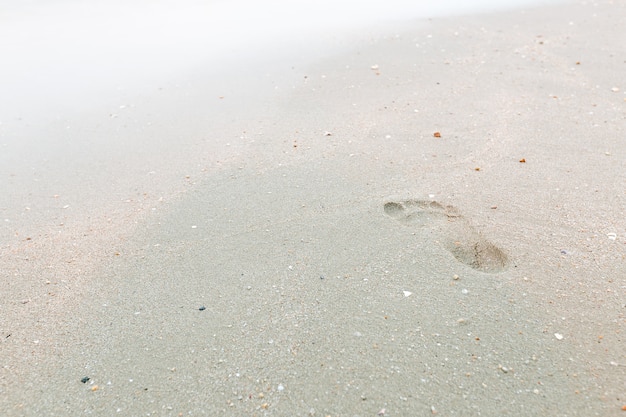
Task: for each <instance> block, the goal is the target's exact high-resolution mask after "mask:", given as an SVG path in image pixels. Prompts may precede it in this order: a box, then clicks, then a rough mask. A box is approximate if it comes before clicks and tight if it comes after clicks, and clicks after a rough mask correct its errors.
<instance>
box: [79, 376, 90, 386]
mask: <svg viewBox="0 0 626 417" xmlns="http://www.w3.org/2000/svg"><path fill="white" fill-rule="evenodd" d="M90 379H91V378H89V377H88V376H86V377H84V378H83V379H81V380H80V382H82V383H83V384H86V383H87V381H89V380H90Z"/></svg>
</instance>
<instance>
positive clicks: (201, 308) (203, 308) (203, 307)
mask: <svg viewBox="0 0 626 417" xmlns="http://www.w3.org/2000/svg"><path fill="white" fill-rule="evenodd" d="M198 310H200V311H204V310H206V307H205V306H202V307H200V308H199V309H198Z"/></svg>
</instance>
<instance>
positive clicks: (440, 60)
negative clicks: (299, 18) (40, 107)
mask: <svg viewBox="0 0 626 417" xmlns="http://www.w3.org/2000/svg"><path fill="white" fill-rule="evenodd" d="M625 17H626V8H625V7H624V5H623V4H621V3H617V4H612V3H610V2H602V3H599V4H597V5H591V4H586V5H585V4H575V5H567V6H565V5H564V6H559V7H552V8H542V9H528V10H526V11H523V12H522V11H512V12H501V13H497V14H486V15H473V16H462V17H453V18H434V19H430V20H421V21H416V22H407V23H406V24H404V25H398V26H395V27H393V28H388V30H381V31H379V32H376V33H375V34H372V35H371V36H369V37H363V39H361V40H360V41H358V40H352V41H351V43H350V44H349V45H345V46H342V47H341V48H339V49H341V51H339V52H337V53H333V54H329V56H323V57H321V58H320V59H319V60H316V61H310V60H309V61H307V60H303V59H296V58H293V61H292V62H290V61H289V59H285V60H281V61H278V62H265V63H259V64H258V65H257V66H255V68H254V71H248V70H244V69H241V70H240V71H239V72H237V73H233V72H229V73H228V75H227V76H226V75H224V77H223V78H220V77H218V78H216V77H215V76H214V73H211V75H210V76H208V75H207V73H204V72H202V71H197V72H191V73H189V74H186V75H185V76H184V77H181V78H180V79H178V80H175V81H172V82H170V83H164V84H163V85H161V86H159V88H155V89H154V91H152V92H147V93H145V94H144V95H141V96H123V94H120V96H119V97H118V99H117V100H113V101H111V103H109V104H107V105H102V106H101V107H96V110H92V109H90V110H89V111H86V112H85V113H83V114H78V115H74V116H71V117H69V116H68V117H67V118H62V119H58V120H55V121H51V122H48V123H46V124H45V125H40V124H37V123H36V121H33V120H29V119H28V118H27V117H25V118H23V119H21V120H9V121H6V122H5V121H3V124H2V125H0V132H1V134H2V138H4V139H5V140H4V141H2V143H3V147H4V149H5V150H6V152H4V154H3V155H4V156H3V157H0V158H4V159H5V162H3V166H4V167H5V168H3V169H2V171H1V172H2V176H3V178H4V180H3V181H4V182H5V184H6V188H5V195H4V196H3V198H2V199H1V200H0V209H1V213H2V216H1V217H2V220H3V223H4V224H3V225H2V229H1V230H2V242H1V243H2V245H1V247H0V250H1V258H0V259H1V260H0V262H1V270H2V271H3V280H2V284H1V285H0V296H1V297H0V298H1V299H2V300H3V301H2V306H1V307H2V309H3V312H4V313H3V315H2V317H1V318H0V330H1V331H2V334H0V340H1V348H2V350H1V352H2V353H1V357H2V368H1V369H2V371H1V372H0V394H1V395H0V408H2V409H3V410H6V412H5V415H15V416H18V415H69V414H71V415H76V414H93V415H133V416H134V415H216V414H218V413H221V414H225V415H259V416H261V415H276V416H279V415H290V416H291V415H299V416H310V415H315V416H355V415H359V416H370V415H371V416H376V415H385V416H406V415H432V414H437V415H489V416H496V415H498V416H500V415H515V416H526V415H528V416H534V415H558V416H578V415H581V416H582V415H584V416H589V415H601V416H611V415H621V414H622V413H623V411H622V407H624V406H625V405H626V385H625V384H626V379H625V378H624V375H626V351H625V349H624V331H625V328H624V326H625V324H626V319H625V314H626V280H625V278H624V277H625V276H626V259H625V258H626V246H625V244H626V227H625V226H624V220H623V219H624V218H625V214H626V195H625V194H624V189H625V185H626V166H625V163H624V161H626V146H624V143H623V138H624V137H625V131H624V126H625V124H624V122H625V118H626V116H625V109H626V95H625V94H624V92H625V91H626V85H624V78H623V74H624V73H625V70H626V64H625V63H624V56H626V49H625V47H624V45H626V35H625V34H624V32H623V27H622V26H623V25H622V22H623V21H624V18H625ZM303 55H305V54H303ZM113 103H114V104H113ZM435 133H438V135H435ZM38 135H46V137H47V138H49V140H50V141H51V142H52V143H54V144H55V145H56V146H54V147H53V148H52V149H53V150H50V149H39V150H38V149H37V148H36V147H34V146H31V145H33V144H36V139H35V138H38V137H40V136H38ZM14 138H20V139H21V141H19V142H17V141H9V140H8V139H14ZM29 141H31V142H29ZM77 142H79V143H82V144H83V145H81V146H78V147H76V146H75V145H76V143H77ZM19 161H22V162H23V163H19ZM5 219H6V220H5ZM85 377H87V378H89V379H88V380H85V382H84V383H83V382H81V379H83V378H85Z"/></svg>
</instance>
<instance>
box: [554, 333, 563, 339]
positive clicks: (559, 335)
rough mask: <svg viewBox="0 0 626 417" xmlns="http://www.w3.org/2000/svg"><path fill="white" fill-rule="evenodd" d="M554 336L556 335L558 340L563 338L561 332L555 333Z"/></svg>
mask: <svg viewBox="0 0 626 417" xmlns="http://www.w3.org/2000/svg"><path fill="white" fill-rule="evenodd" d="M554 337H556V338H557V340H563V335H562V334H561V333H554Z"/></svg>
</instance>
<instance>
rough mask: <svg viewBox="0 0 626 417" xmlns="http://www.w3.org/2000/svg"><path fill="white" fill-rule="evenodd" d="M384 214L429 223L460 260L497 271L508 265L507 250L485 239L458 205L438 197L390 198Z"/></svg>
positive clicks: (412, 222) (411, 223) (407, 221)
mask: <svg viewBox="0 0 626 417" xmlns="http://www.w3.org/2000/svg"><path fill="white" fill-rule="evenodd" d="M384 210H385V214H387V215H388V216H389V217H391V218H393V219H395V220H397V221H399V222H401V223H404V224H406V225H407V226H411V227H418V228H421V227H429V228H432V229H434V230H435V231H436V233H438V234H440V236H438V238H440V239H441V241H442V243H443V245H444V247H445V248H446V249H447V250H448V251H449V252H450V253H451V254H452V255H453V256H454V257H455V258H456V259H457V260H458V261H460V262H463V263H464V264H466V265H468V266H470V267H472V268H474V269H476V270H479V271H483V272H489V273H496V272H501V271H502V270H504V269H505V268H506V267H507V265H508V257H507V256H506V254H505V253H504V252H503V251H502V250H501V249H500V248H498V247H497V246H495V245H494V244H493V243H491V242H489V241H488V240H486V239H485V238H484V237H483V236H482V235H481V234H480V233H479V232H478V231H476V229H474V228H473V227H472V226H471V225H470V224H469V222H468V221H467V220H466V219H465V218H464V217H463V216H462V215H461V214H460V212H459V211H458V210H457V208H456V207H453V206H444V205H442V204H440V203H438V202H436V201H428V200H404V201H399V202H397V201H391V202H388V203H386V204H385V206H384Z"/></svg>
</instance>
